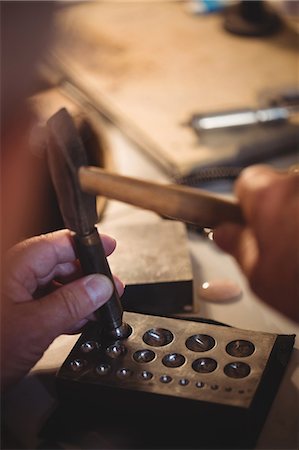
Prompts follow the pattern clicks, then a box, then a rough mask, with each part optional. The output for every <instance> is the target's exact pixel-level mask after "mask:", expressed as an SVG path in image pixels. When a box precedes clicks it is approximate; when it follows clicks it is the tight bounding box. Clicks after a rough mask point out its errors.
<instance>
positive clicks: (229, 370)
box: [223, 361, 250, 378]
mask: <svg viewBox="0 0 299 450" xmlns="http://www.w3.org/2000/svg"><path fill="white" fill-rule="evenodd" d="M223 370H224V373H225V375H227V376H228V377H230V378H245V377H247V376H248V375H249V374H250V366H249V365H248V364H246V363H243V362H240V361H235V362H232V363H229V364H227V365H226V366H225V367H224V369H223Z"/></svg>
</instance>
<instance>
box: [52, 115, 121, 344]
mask: <svg viewBox="0 0 299 450" xmlns="http://www.w3.org/2000/svg"><path fill="white" fill-rule="evenodd" d="M47 159H48V165H49V171H50V175H51V179H52V182H53V185H54V189H55V192H56V196H57V200H58V204H59V208H60V212H61V214H62V217H63V221H64V224H65V226H66V228H68V229H70V230H71V231H73V232H74V237H75V245H76V250H77V255H78V258H79V261H80V263H81V267H82V270H83V273H84V274H85V275H88V274H92V273H101V274H104V275H106V276H108V277H109V278H110V280H111V281H112V283H113V286H114V289H113V294H112V296H111V298H110V299H109V300H108V302H107V303H106V304H105V305H103V306H102V307H101V308H99V309H98V310H97V311H96V312H95V316H96V318H97V319H98V320H99V321H100V322H101V323H102V325H103V327H104V329H105V330H106V332H107V333H108V334H110V335H111V336H113V337H114V338H117V339H123V338H126V337H128V335H129V334H130V331H129V326H128V325H127V324H126V323H125V322H123V319H122V318H123V309H122V306H121V302H120V299H119V295H118V292H117V289H116V287H115V284H114V280H113V276H112V274H111V270H110V267H109V264H108V261H107V258H106V256H105V252H104V248H103V245H102V241H101V238H100V236H99V234H98V231H97V229H96V227H95V224H96V223H97V221H98V216H97V210H96V196H95V195H93V194H88V193H85V192H83V191H82V189H81V186H80V182H79V178H78V173H79V169H80V167H84V166H88V163H89V161H88V157H87V154H86V151H85V148H84V144H83V142H82V140H81V138H80V135H79V133H78V131H77V128H76V126H75V124H74V122H73V119H72V117H71V116H70V114H69V113H68V111H67V110H66V109H65V108H63V109H61V110H59V111H58V112H57V113H56V114H54V115H53V116H52V117H51V118H50V119H49V120H48V122H47Z"/></svg>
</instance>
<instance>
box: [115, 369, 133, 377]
mask: <svg viewBox="0 0 299 450" xmlns="http://www.w3.org/2000/svg"><path fill="white" fill-rule="evenodd" d="M132 374H133V372H132V370H130V369H128V368H127V367H122V368H121V369H119V370H118V371H117V376H118V377H119V378H130V377H131V375H132Z"/></svg>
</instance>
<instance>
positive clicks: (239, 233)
mask: <svg viewBox="0 0 299 450" xmlns="http://www.w3.org/2000/svg"><path fill="white" fill-rule="evenodd" d="M213 237H214V241H215V242H216V244H217V245H218V246H219V247H220V248H221V249H222V250H224V251H225V252H228V253H229V254H231V255H232V256H233V257H234V258H235V259H236V260H237V262H238V263H239V265H240V266H241V268H242V270H243V272H244V273H245V274H246V275H247V276H248V277H250V276H251V273H252V270H253V267H254V266H255V263H256V261H257V258H258V254H259V252H258V246H257V242H256V239H255V237H254V235H253V234H252V232H251V230H250V229H249V228H247V227H242V226H240V225H235V224H224V225H222V226H221V227H218V228H216V229H215V230H214V234H213Z"/></svg>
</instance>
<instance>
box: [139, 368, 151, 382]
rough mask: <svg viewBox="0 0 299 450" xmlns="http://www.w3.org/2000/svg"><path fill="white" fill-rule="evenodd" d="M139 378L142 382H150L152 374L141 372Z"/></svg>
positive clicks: (145, 371)
mask: <svg viewBox="0 0 299 450" xmlns="http://www.w3.org/2000/svg"><path fill="white" fill-rule="evenodd" d="M140 376H141V378H142V379H143V380H151V379H152V378H153V374H152V372H149V371H148V370H143V371H142V372H141V374H140Z"/></svg>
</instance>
